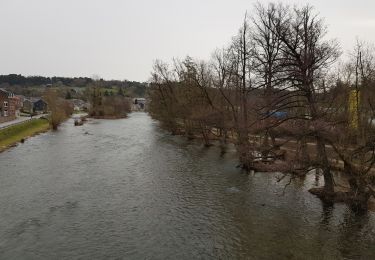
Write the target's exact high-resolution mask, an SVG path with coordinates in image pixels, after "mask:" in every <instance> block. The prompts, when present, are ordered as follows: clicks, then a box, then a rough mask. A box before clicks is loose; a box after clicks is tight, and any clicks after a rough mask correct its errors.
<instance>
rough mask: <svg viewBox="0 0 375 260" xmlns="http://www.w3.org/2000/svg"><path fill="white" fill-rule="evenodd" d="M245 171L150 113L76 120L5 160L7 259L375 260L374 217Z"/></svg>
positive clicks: (2, 229)
mask: <svg viewBox="0 0 375 260" xmlns="http://www.w3.org/2000/svg"><path fill="white" fill-rule="evenodd" d="M236 164H237V160H236V155H235V153H234V151H233V149H232V148H229V149H228V152H227V153H226V154H225V155H223V156H221V155H220V151H219V149H218V148H217V147H215V146H214V147H210V148H205V147H203V146H202V145H200V144H199V143H194V142H191V141H187V140H185V139H184V138H183V137H178V136H171V135H169V134H168V133H166V132H165V131H163V130H161V129H160V128H159V126H158V123H157V122H156V121H154V120H152V119H151V118H150V117H149V116H148V115H147V114H144V113H132V114H131V115H130V116H129V118H127V119H123V120H93V121H89V122H88V123H87V124H85V125H84V126H81V127H74V126H73V122H72V120H70V121H68V122H66V123H65V124H64V125H63V126H62V127H61V129H60V130H59V131H57V132H49V133H45V134H42V135H39V136H36V137H33V138H31V139H29V140H27V141H26V142H25V143H24V144H21V145H19V146H17V147H15V148H12V149H10V150H8V151H6V152H4V153H2V154H0V259H375V216H374V215H375V214H374V213H367V214H362V215H358V214H354V213H352V212H351V211H350V210H349V209H348V208H347V207H346V206H345V205H335V206H334V207H330V206H327V205H322V203H321V202H320V201H319V200H318V199H316V198H315V197H314V196H312V195H310V194H309V193H308V192H307V190H308V188H309V187H311V186H312V185H314V182H315V179H314V177H311V178H309V177H308V178H306V179H304V180H302V179H299V180H295V181H293V182H292V183H291V184H290V185H289V186H288V187H287V188H286V189H285V190H284V187H285V184H286V183H287V182H288V180H283V181H281V182H279V183H278V182H277V180H276V176H277V174H269V173H268V174H265V173H255V174H246V173H243V172H241V170H239V169H237V168H236Z"/></svg>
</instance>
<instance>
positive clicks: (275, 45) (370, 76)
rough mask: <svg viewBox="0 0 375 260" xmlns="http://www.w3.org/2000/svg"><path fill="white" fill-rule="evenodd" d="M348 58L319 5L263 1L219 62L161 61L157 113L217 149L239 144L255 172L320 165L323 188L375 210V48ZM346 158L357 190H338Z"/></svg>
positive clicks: (153, 99)
mask: <svg viewBox="0 0 375 260" xmlns="http://www.w3.org/2000/svg"><path fill="white" fill-rule="evenodd" d="M340 55H341V51H340V48H339V45H338V43H337V42H336V41H333V40H327V39H326V26H325V25H324V23H323V20H322V19H321V18H319V16H318V15H316V13H315V12H314V10H313V8H312V7H311V6H303V7H299V6H294V7H290V6H286V5H283V4H274V3H271V4H269V5H267V6H264V5H261V4H257V5H255V6H254V12H253V13H252V14H251V15H250V16H248V15H246V16H245V19H244V22H243V25H242V26H241V28H240V30H239V32H238V34H237V35H235V36H234V37H233V39H232V41H231V42H230V44H229V45H228V46H226V47H224V48H222V49H220V50H216V51H215V52H214V54H213V56H212V59H211V60H210V61H200V60H193V59H192V58H190V57H187V58H186V59H184V60H183V61H180V60H174V61H173V63H172V64H167V63H164V62H162V61H156V62H155V64H154V68H153V73H152V80H151V88H150V91H149V99H150V104H149V111H150V113H151V115H152V116H153V117H155V118H157V119H159V120H160V121H161V122H162V125H163V126H164V127H165V128H167V129H169V130H170V131H171V132H172V133H176V134H178V133H180V134H185V135H186V136H188V137H189V138H193V137H197V136H199V137H202V140H204V143H205V145H207V146H208V145H210V144H211V140H212V139H218V140H219V141H220V142H221V144H225V143H226V142H227V141H228V140H230V141H233V142H235V144H236V147H237V150H238V154H239V159H240V162H241V164H242V166H243V167H244V168H246V169H248V170H250V169H254V170H262V171H264V170H270V171H274V170H275V169H277V170H282V171H284V172H289V173H297V174H299V175H301V174H306V173H307V172H311V170H313V169H315V170H316V172H317V174H322V175H323V177H324V187H322V188H319V189H313V190H312V192H313V193H315V194H317V195H318V196H320V197H321V198H322V199H324V200H329V201H337V200H346V201H350V202H352V204H353V205H356V206H359V207H366V205H367V201H368V200H369V198H370V197H371V196H375V192H374V190H373V188H372V186H371V176H373V175H372V174H373V164H374V163H375V156H374V155H375V132H374V127H373V125H372V123H373V119H374V115H375V113H374V112H375V111H374V108H375V107H374V105H375V104H373V103H374V100H375V99H374V94H375V59H374V57H375V52H374V50H373V49H371V48H370V47H369V46H368V45H365V44H362V43H358V45H357V46H356V49H355V52H354V53H353V54H352V56H351V59H350V60H348V61H346V62H344V63H343V62H341V63H340V62H337V61H338V59H339V57H340ZM334 161H336V163H335V164H333V162H334ZM340 163H342V164H343V169H344V171H345V173H346V175H347V177H348V179H349V184H350V190H349V191H348V192H341V193H339V192H337V191H336V189H335V188H336V186H335V180H334V177H333V174H332V168H333V166H335V167H338V165H340Z"/></svg>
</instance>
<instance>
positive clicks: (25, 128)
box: [0, 119, 50, 152]
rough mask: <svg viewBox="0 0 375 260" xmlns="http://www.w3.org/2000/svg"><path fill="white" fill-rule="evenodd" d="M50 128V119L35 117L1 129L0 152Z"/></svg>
mask: <svg viewBox="0 0 375 260" xmlns="http://www.w3.org/2000/svg"><path fill="white" fill-rule="evenodd" d="M49 129H50V125H49V123H48V120H46V119H35V120H31V121H27V122H24V123H20V124H17V125H14V126H10V127H8V128H5V129H2V130H0V152H3V151H5V150H6V149H8V148H10V147H13V146H15V145H16V144H17V143H19V142H22V140H25V139H27V138H29V137H31V136H34V135H37V134H40V133H43V132H46V131H48V130H49Z"/></svg>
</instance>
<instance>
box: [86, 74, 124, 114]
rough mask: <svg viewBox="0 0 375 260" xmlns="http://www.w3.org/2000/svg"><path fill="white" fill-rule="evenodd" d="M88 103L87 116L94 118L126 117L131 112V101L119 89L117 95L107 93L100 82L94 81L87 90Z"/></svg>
mask: <svg viewBox="0 0 375 260" xmlns="http://www.w3.org/2000/svg"><path fill="white" fill-rule="evenodd" d="M87 96H88V100H89V102H90V109H89V114H90V116H92V117H96V118H121V117H126V116H127V114H128V113H129V112H130V110H131V100H130V98H129V97H126V96H125V95H124V92H123V91H122V89H121V88H120V89H119V91H118V92H117V93H115V94H114V93H113V92H110V93H109V92H108V90H107V89H105V88H104V87H103V85H102V83H101V82H100V81H96V82H94V83H93V84H91V85H90V86H89V87H88V88H87Z"/></svg>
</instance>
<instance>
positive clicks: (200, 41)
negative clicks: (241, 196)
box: [0, 0, 375, 81]
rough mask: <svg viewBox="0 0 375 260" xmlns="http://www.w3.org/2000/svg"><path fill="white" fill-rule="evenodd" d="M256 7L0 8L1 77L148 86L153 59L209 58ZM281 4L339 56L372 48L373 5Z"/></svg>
mask: <svg viewBox="0 0 375 260" xmlns="http://www.w3.org/2000/svg"><path fill="white" fill-rule="evenodd" d="M254 2H255V1H252V0H147V1H146V0H134V1H131V0H0V33H1V34H0V35H1V36H0V37H1V38H0V74H9V73H17V74H24V75H43V76H54V75H56V76H69V77H71V76H87V77H91V76H92V75H94V74H96V75H99V76H101V77H103V78H105V79H120V80H122V79H129V80H137V81H146V80H148V79H149V75H150V71H151V68H152V63H153V61H154V60H155V59H164V60H170V59H172V58H173V57H184V56H186V55H190V56H192V57H194V58H203V59H206V58H209V57H210V55H211V53H212V51H213V50H214V49H215V48H217V47H222V46H223V45H225V44H227V43H228V42H229V41H230V39H231V37H232V36H233V35H234V34H236V33H237V31H238V28H239V27H240V25H241V21H242V19H243V17H244V14H245V12H246V10H248V11H249V12H251V9H252V6H253V3H254ZM260 2H265V3H266V2H267V1H260ZM282 2H288V3H298V4H302V3H306V2H307V3H310V4H311V5H313V6H315V8H316V10H317V11H319V13H320V14H321V16H322V17H324V18H325V21H326V23H327V25H328V26H329V27H328V28H329V32H330V33H329V36H330V37H332V38H337V39H338V40H339V42H340V43H341V46H342V47H343V49H344V50H347V49H350V48H351V47H352V46H353V45H354V43H355V39H356V37H359V38H361V39H364V40H367V41H371V42H374V43H375V0H310V1H300V0H298V1H297V0H296V1H294V2H292V1H286V0H285V1H282Z"/></svg>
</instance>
